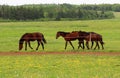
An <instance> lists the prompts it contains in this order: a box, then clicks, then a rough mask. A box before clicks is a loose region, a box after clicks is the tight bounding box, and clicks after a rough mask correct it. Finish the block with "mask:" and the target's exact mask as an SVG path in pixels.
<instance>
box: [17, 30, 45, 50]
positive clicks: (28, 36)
mask: <svg viewBox="0 0 120 78" xmlns="http://www.w3.org/2000/svg"><path fill="white" fill-rule="evenodd" d="M35 40H37V43H38V46H37V48H36V50H38V48H39V46H40V44H41V45H42V49H43V50H44V44H43V42H44V43H47V42H46V40H45V38H44V35H43V34H42V33H39V32H34V33H25V34H23V35H22V37H21V38H20V40H19V50H22V48H23V43H24V42H25V50H27V43H28V45H29V47H30V48H31V49H33V48H32V47H31V45H30V41H35Z"/></svg>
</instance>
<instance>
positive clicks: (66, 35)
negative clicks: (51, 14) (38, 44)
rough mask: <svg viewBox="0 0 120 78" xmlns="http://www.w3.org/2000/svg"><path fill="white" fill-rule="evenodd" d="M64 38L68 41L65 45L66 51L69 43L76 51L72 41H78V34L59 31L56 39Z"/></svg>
mask: <svg viewBox="0 0 120 78" xmlns="http://www.w3.org/2000/svg"><path fill="white" fill-rule="evenodd" d="M60 36H62V37H63V38H64V40H65V41H66V43H65V49H66V48H67V44H68V42H69V43H70V45H71V46H72V48H73V49H74V46H73V44H72V42H71V41H74V40H76V39H78V37H79V36H78V34H76V33H70V32H62V31H58V32H57V34H56V39H58V37H60Z"/></svg>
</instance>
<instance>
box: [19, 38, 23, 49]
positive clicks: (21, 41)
mask: <svg viewBox="0 0 120 78" xmlns="http://www.w3.org/2000/svg"><path fill="white" fill-rule="evenodd" d="M22 48H23V40H22V39H21V40H20V41H19V50H22Z"/></svg>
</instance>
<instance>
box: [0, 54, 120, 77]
mask: <svg viewBox="0 0 120 78" xmlns="http://www.w3.org/2000/svg"><path fill="white" fill-rule="evenodd" d="M0 62H1V63H0V78H8V77H9V78H119V77H120V59H119V56H92V55H91V56H90V55H86V56H81V55H40V56H0Z"/></svg>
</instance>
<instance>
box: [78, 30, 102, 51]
mask: <svg viewBox="0 0 120 78" xmlns="http://www.w3.org/2000/svg"><path fill="white" fill-rule="evenodd" d="M79 36H80V37H81V38H83V39H84V40H86V46H87V48H88V49H89V41H91V42H92V45H91V48H92V47H93V44H94V42H96V46H95V48H94V49H96V47H98V49H100V47H99V44H98V42H100V44H101V46H102V49H104V47H103V44H104V42H103V40H102V36H101V35H100V34H97V33H95V32H85V31H79Z"/></svg>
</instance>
